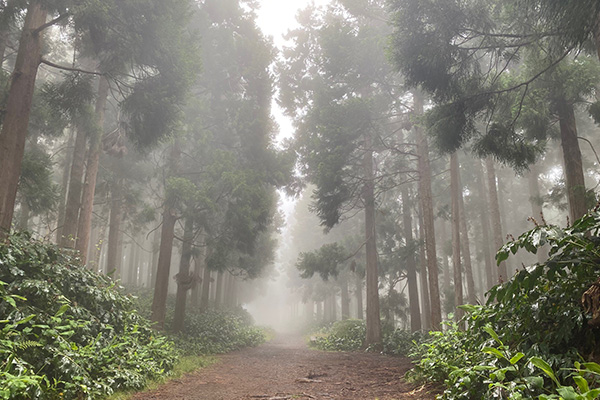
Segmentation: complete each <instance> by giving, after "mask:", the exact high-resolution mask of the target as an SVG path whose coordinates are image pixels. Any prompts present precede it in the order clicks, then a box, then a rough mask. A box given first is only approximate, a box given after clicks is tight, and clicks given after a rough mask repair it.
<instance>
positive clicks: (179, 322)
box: [173, 217, 194, 333]
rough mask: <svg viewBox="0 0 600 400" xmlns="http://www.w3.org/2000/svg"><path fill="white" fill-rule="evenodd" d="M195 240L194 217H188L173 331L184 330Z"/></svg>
mask: <svg viewBox="0 0 600 400" xmlns="http://www.w3.org/2000/svg"><path fill="white" fill-rule="evenodd" d="M193 240H194V218H193V217H187V218H186V220H185V224H184V227H183V244H182V246H181V260H180V262H179V272H178V273H177V276H176V280H177V295H176V296H175V314H174V316H173V331H175V332H176V333H177V332H183V328H184V322H185V306H186V302H187V293H188V290H190V288H191V284H192V282H193V281H192V276H191V275H190V261H191V259H192V241H193Z"/></svg>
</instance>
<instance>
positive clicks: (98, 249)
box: [93, 223, 107, 272]
mask: <svg viewBox="0 0 600 400" xmlns="http://www.w3.org/2000/svg"><path fill="white" fill-rule="evenodd" d="M106 227H107V224H106V223H102V225H101V227H100V232H99V233H98V240H97V242H96V245H95V247H94V260H93V266H94V270H95V271H98V272H100V271H102V270H103V269H102V268H101V266H100V255H101V254H102V248H103V247H104V237H105V236H106ZM104 271H106V269H104Z"/></svg>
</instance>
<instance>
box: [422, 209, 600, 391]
mask: <svg viewBox="0 0 600 400" xmlns="http://www.w3.org/2000/svg"><path fill="white" fill-rule="evenodd" d="M599 232H600V214H599V213H598V212H597V210H596V211H593V212H591V213H590V214H587V215H586V216H584V217H583V218H581V219H579V220H577V221H576V222H575V223H574V224H573V226H571V227H569V228H566V229H561V228H559V227H556V226H537V227H536V228H534V229H533V230H531V231H529V232H526V233H524V234H523V235H521V236H520V237H519V238H518V239H516V240H514V241H512V242H509V243H507V244H506V245H505V246H504V247H503V248H502V249H501V250H500V251H499V252H498V254H497V261H498V262H501V261H503V260H505V259H506V258H507V257H508V256H509V254H514V253H516V252H517V250H519V249H524V250H526V251H529V252H532V253H535V252H536V251H537V249H538V248H539V247H541V246H544V245H547V246H548V247H549V249H550V252H549V258H548V261H546V262H545V263H543V264H536V265H533V266H531V267H528V268H526V269H523V270H521V271H519V272H518V273H517V274H516V275H515V276H514V277H513V279H511V280H510V281H509V282H507V283H505V284H502V285H498V286H496V287H494V288H493V289H492V290H491V291H490V292H489V298H488V303H487V305H485V306H462V308H463V309H464V310H465V311H467V315H466V316H465V317H464V319H463V323H464V324H466V329H464V330H459V329H458V327H457V325H450V326H449V329H448V330H446V331H445V332H443V333H442V332H432V333H431V338H430V340H429V341H427V342H425V343H424V344H422V345H420V346H419V347H418V350H417V352H416V354H415V355H416V356H418V357H419V358H420V361H419V362H418V364H417V367H416V368H415V370H414V372H413V376H416V377H418V378H421V379H427V380H433V381H437V382H444V383H445V386H446V391H445V392H444V395H443V398H445V399H474V398H481V399H488V398H490V399H491V398H508V399H524V398H536V397H538V396H539V398H540V399H557V398H559V397H558V396H562V398H564V399H571V398H572V399H585V398H595V397H596V396H597V393H598V391H597V389H596V388H597V387H598V382H597V379H596V378H595V377H593V376H592V375H594V373H593V371H594V368H595V366H594V365H593V364H584V368H581V365H580V364H578V362H579V361H580V360H581V357H582V356H583V358H587V357H588V356H591V355H593V352H594V350H595V349H596V348H597V343H599V340H600V337H599V333H598V332H597V330H596V329H593V328H591V327H590V326H588V324H587V319H588V316H586V315H585V313H584V311H583V310H582V308H581V305H580V301H581V297H582V294H583V293H584V292H585V291H586V290H587V289H588V288H589V287H590V285H591V284H592V283H593V282H594V281H596V280H597V279H598V271H597V265H598V260H600V254H599V253H598V250H597V249H598V243H599V240H600V239H599V238H598V233H599ZM574 363H575V370H573V369H572V368H571V366H572V365H574ZM586 369H587V370H586ZM590 371H592V372H590ZM571 384H575V385H576V386H577V387H575V386H569V385H571ZM548 393H550V395H548Z"/></svg>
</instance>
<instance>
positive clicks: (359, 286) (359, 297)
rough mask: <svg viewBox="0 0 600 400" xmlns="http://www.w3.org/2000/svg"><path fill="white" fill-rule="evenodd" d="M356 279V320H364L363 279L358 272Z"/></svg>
mask: <svg viewBox="0 0 600 400" xmlns="http://www.w3.org/2000/svg"><path fill="white" fill-rule="evenodd" d="M354 278H355V283H356V318H357V319H364V318H365V316H364V314H363V278H362V276H360V274H359V273H358V272H355V273H354ZM319 304H320V303H319Z"/></svg>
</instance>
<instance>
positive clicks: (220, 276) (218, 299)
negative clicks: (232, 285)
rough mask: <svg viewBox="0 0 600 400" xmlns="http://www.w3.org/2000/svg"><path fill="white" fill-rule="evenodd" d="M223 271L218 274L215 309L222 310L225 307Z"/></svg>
mask: <svg viewBox="0 0 600 400" xmlns="http://www.w3.org/2000/svg"><path fill="white" fill-rule="evenodd" d="M223 280H224V278H223V271H219V272H218V273H217V287H216V289H217V290H216V291H215V307H216V308H222V305H223Z"/></svg>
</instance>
